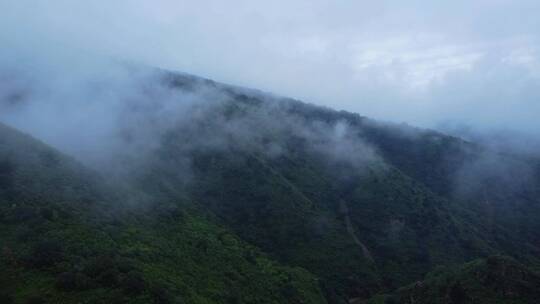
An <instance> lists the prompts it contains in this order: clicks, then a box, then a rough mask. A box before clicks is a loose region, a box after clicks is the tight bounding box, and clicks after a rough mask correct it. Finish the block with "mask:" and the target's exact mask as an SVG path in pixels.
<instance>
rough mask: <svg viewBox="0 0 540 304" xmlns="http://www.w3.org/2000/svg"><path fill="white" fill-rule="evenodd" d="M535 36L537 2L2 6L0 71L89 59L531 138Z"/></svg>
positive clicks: (539, 63) (535, 109)
mask: <svg viewBox="0 0 540 304" xmlns="http://www.w3.org/2000/svg"><path fill="white" fill-rule="evenodd" d="M539 29H540V3H539V2H538V1H532V0H521V1H509V0H490V1H488V0H477V1H452V2H448V3H442V2H432V3H426V1H407V2H404V1H376V2H375V1H372V2H368V1H344V0H338V1H335V0H334V1H329V0H314V1H313V0H310V1H308V0H299V1H272V2H259V1H243V0H232V1H217V0H202V1H182V0H180V1H173V0H159V1H152V2H148V1H139V0H132V1H128V0H120V1H114V2H110V1H103V0H98V1H91V2H87V3H81V2H74V1H67V0H56V1H43V0H34V1H30V0H29V1H3V2H2V3H0V41H1V44H2V50H0V55H1V56H0V57H1V58H2V59H0V63H2V62H4V63H6V62H11V63H13V62H17V63H18V64H19V67H25V68H27V69H30V70H31V69H32V66H31V65H30V64H27V65H24V63H25V62H28V61H29V59H28V58H34V57H36V56H42V57H44V58H47V61H48V62H51V65H53V64H64V65H66V66H69V67H72V68H74V69H76V68H78V67H79V66H80V65H91V64H93V63H92V62H91V61H90V62H89V61H88V60H81V58H87V57H92V56H94V55H96V54H97V55H101V56H105V57H110V58H114V59H119V60H127V61H135V62H139V63H144V64H147V65H152V66H160V67H164V68H169V69H176V70H182V71H185V72H189V73H194V74H199V75H203V76H207V77H209V78H213V79H216V80H219V81H223V82H230V83H234V84H239V85H245V86H250V87H256V88H260V89H264V90H267V91H272V92H276V93H279V94H282V95H288V96H292V97H297V98H301V99H304V100H307V101H311V102H315V103H319V104H324V105H327V106H331V107H334V108H338V109H345V110H349V111H354V112H359V113H361V114H363V115H367V116H372V117H375V118H378V119H384V120H393V121H406V122H409V123H411V124H417V125H421V126H426V127H437V126H440V124H441V123H448V122H451V123H454V124H465V125H470V126H472V127H475V128H483V129H492V128H496V129H499V128H513V129H517V130H519V131H522V132H528V133H531V132H532V133H534V132H535V130H540V121H539V120H538V119H537V117H536V116H537V115H535V113H540V100H539V99H540V86H539V85H538V84H539V81H540V41H539V37H540V30H539ZM51 58H52V59H51Z"/></svg>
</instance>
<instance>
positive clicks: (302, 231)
mask: <svg viewBox="0 0 540 304" xmlns="http://www.w3.org/2000/svg"><path fill="white" fill-rule="evenodd" d="M159 73H161V76H160V78H159V79H160V80H159V84H158V85H160V86H162V87H163V89H164V90H169V91H171V92H173V93H175V92H179V93H181V94H199V92H201V91H204V92H205V93H204V94H205V95H204V96H205V98H211V99H212V101H211V102H210V101H209V102H208V103H204V102H203V103H196V104H194V105H192V106H190V107H189V108H188V109H186V111H188V113H189V115H184V117H183V118H182V119H179V120H178V121H175V122H174V123H172V124H170V125H167V127H166V129H164V130H161V131H160V132H158V133H157V134H159V135H160V137H159V145H157V146H156V147H155V148H153V149H151V150H150V151H145V154H144V156H141V157H133V158H128V157H126V158H122V157H120V158H117V159H113V160H114V163H113V164H112V166H110V167H109V169H110V170H117V169H116V168H119V169H118V171H114V172H110V171H107V172H106V173H104V171H102V170H101V169H96V168H89V167H86V166H84V165H82V164H81V163H79V162H78V161H77V160H75V159H74V158H71V157H70V156H66V155H64V154H62V153H60V152H58V151H57V150H55V149H54V148H51V147H48V146H47V145H46V144H44V143H42V142H39V141H38V140H36V139H33V138H32V137H30V136H28V135H25V134H22V133H21V132H19V131H17V130H14V129H12V128H10V127H7V126H4V125H0V269H1V272H0V303H7V304H9V303H348V302H350V303H411V304H412V303H537V302H536V301H538V299H540V277H539V275H538V274H537V273H536V271H538V270H539V266H540V252H539V251H540V162H539V160H538V159H534V158H524V157H521V156H516V155H512V154H503V153H497V152H494V151H489V150H488V149H485V148H483V147H482V146H479V145H476V144H474V143H470V142H466V141H463V140H461V139H459V138H455V137H451V136H446V135H444V134H441V133H438V132H434V131H429V130H422V129H416V128H413V127H409V126H406V125H392V124H386V123H380V122H376V121H373V120H370V119H368V118H364V117H361V116H359V115H356V114H351V113H347V112H337V111H334V110H331V109H327V108H321V107H316V106H313V105H309V104H305V103H302V102H299V101H295V100H290V99H284V98H280V97H276V96H271V95H269V94H265V93H262V92H258V91H253V90H247V89H242V88H236V87H232V86H227V85H223V84H219V83H215V82H212V81H210V80H205V79H201V78H197V77H194V76H189V75H183V74H174V73H169V72H163V71H160V72H159ZM158 102H159V101H158ZM189 111H191V112H189ZM186 117H188V118H186ZM141 128H142V127H141ZM130 131H131V132H133V134H137V132H142V130H138V129H136V127H135V129H133V130H130ZM145 131H146V130H145ZM127 147H128V146H126V149H128V148H127ZM120 155H121V154H120ZM74 157H75V158H76V156H74Z"/></svg>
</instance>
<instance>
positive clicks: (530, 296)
mask: <svg viewBox="0 0 540 304" xmlns="http://www.w3.org/2000/svg"><path fill="white" fill-rule="evenodd" d="M539 290H540V275H539V274H538V273H536V272H533V271H531V270H530V269H528V268H527V267H525V266H523V265H522V264H520V263H518V262H516V261H515V260H513V259H511V258H508V257H504V256H490V257H488V258H486V259H481V260H475V261H473V262H470V263H466V264H465V265H463V266H461V267H459V268H457V269H438V270H436V271H433V272H430V273H429V274H428V275H427V277H426V279H425V280H423V281H418V282H416V283H414V284H411V285H409V286H407V287H404V288H401V289H399V290H398V292H397V294H396V295H392V296H379V297H375V298H374V299H372V300H371V301H372V302H373V303H377V302H383V303H384V301H383V299H384V300H385V301H386V302H391V301H393V302H394V303H445V304H446V303H447V304H452V303H456V304H457V303H460V304H461V303H480V304H481V303H516V304H517V303H534V302H536V301H538V297H540V292H539Z"/></svg>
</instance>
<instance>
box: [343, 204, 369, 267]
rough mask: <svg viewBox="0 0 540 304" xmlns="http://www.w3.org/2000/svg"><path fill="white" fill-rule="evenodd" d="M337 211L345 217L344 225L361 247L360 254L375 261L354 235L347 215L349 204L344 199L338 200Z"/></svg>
mask: <svg viewBox="0 0 540 304" xmlns="http://www.w3.org/2000/svg"><path fill="white" fill-rule="evenodd" d="M339 212H340V213H341V214H342V215H343V216H344V217H345V226H346V227H347V232H348V233H349V235H350V236H351V238H352V239H353V241H354V242H355V243H356V244H357V245H358V246H359V247H360V249H362V254H363V255H364V257H365V258H366V259H368V260H370V261H371V262H375V261H374V260H373V256H372V255H371V252H370V251H369V249H368V248H367V246H366V245H364V243H362V241H360V239H359V238H358V236H357V235H356V232H355V231H354V227H353V225H352V223H351V217H350V216H349V206H347V203H346V202H345V201H344V200H340V202H339Z"/></svg>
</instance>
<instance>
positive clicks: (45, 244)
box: [28, 240, 64, 268]
mask: <svg viewBox="0 0 540 304" xmlns="http://www.w3.org/2000/svg"><path fill="white" fill-rule="evenodd" d="M63 258H64V252H63V249H62V246H61V244H60V243H59V242H57V241H53V240H46V241H41V242H39V243H37V244H36V245H35V246H34V247H33V248H32V251H31V254H30V257H29V258H28V262H29V263H30V265H31V266H34V267H37V268H41V267H49V266H53V265H54V264H56V263H58V262H60V261H62V260H63Z"/></svg>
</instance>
